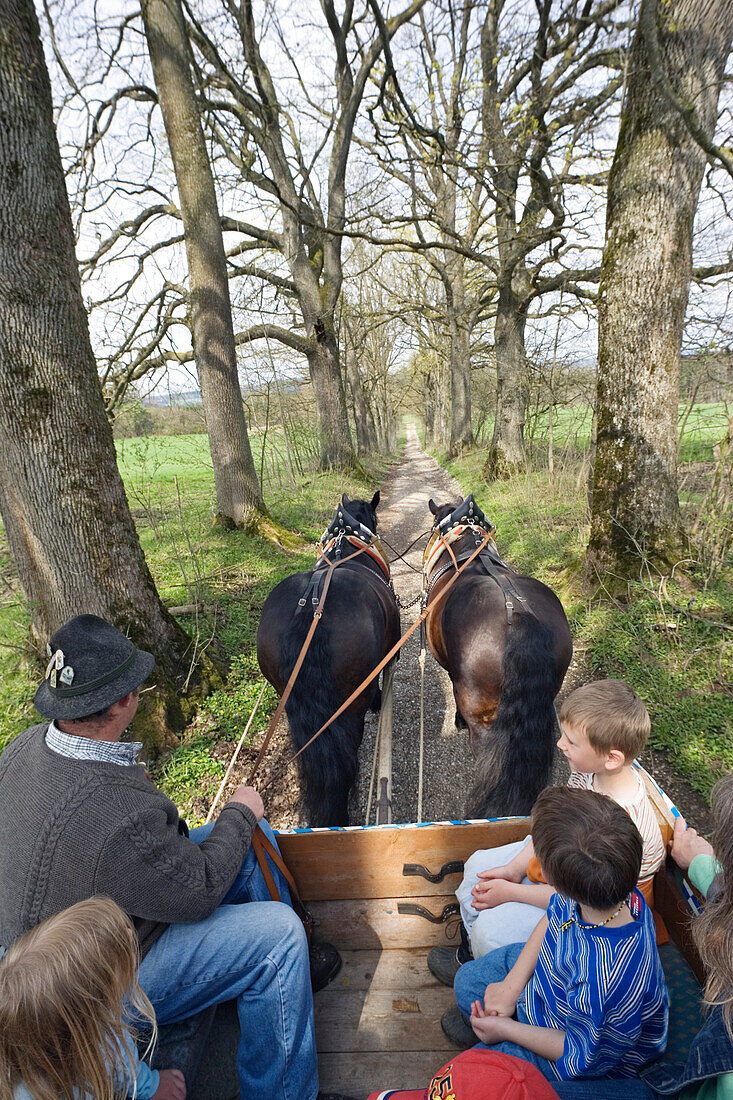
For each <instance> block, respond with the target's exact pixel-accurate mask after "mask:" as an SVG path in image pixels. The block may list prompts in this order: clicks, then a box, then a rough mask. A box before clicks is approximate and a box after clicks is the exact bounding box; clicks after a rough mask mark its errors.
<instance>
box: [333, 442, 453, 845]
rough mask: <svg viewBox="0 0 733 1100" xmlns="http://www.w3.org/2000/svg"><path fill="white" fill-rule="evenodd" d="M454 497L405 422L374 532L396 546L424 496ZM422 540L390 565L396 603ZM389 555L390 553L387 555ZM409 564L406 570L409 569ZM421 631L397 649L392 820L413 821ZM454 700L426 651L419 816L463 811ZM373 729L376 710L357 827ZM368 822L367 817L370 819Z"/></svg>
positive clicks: (422, 509) (364, 774)
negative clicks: (402, 445) (404, 439)
mask: <svg viewBox="0 0 733 1100" xmlns="http://www.w3.org/2000/svg"><path fill="white" fill-rule="evenodd" d="M460 496H461V492H460V489H459V488H458V485H457V484H456V482H455V481H454V480H453V478H451V477H450V476H449V475H448V474H447V473H446V472H445V470H443V469H441V468H440V466H439V465H438V463H437V462H436V461H435V459H434V458H431V457H430V456H429V455H427V454H425V452H424V451H422V450H421V449H420V444H419V441H418V438H417V433H416V431H415V428H414V427H413V426H412V425H410V427H409V428H408V434H407V443H406V445H405V449H404V451H403V452H402V457H401V458H400V461H399V462H398V463H397V465H396V466H394V467H393V468H392V470H391V471H390V473H389V475H388V477H387V479H386V481H385V483H384V485H383V487H382V490H381V503H380V506H379V509H378V511H377V516H378V521H379V526H378V530H377V533H378V534H380V535H381V534H383V535H384V536H385V538H386V539H388V540H389V542H390V544H391V545H392V546H393V547H395V549H396V550H399V551H402V550H403V549H404V548H405V547H406V546H408V545H409V544H410V543H411V542H412V540H413V539H414V538H416V537H417V536H418V535H419V534H421V533H422V532H423V531H427V530H428V529H429V528H430V526H431V525H432V521H433V517H432V515H431V513H430V511H429V509H428V501H429V500H430V498H431V497H433V499H434V500H435V501H436V502H437V503H439V504H444V503H445V502H446V501H448V500H454V501H456V500H458V498H459V497H460ZM426 541H427V539H426V538H424V539H422V540H421V541H420V542H419V544H418V545H417V546H415V547H414V548H413V549H412V550H411V551H410V553H409V554H408V555H407V560H406V562H405V561H397V562H395V563H394V565H393V566H392V578H393V582H394V587H395V591H396V592H397V594H398V595H399V597H400V599H401V600H402V602H403V603H408V602H409V601H410V600H413V599H414V598H415V596H417V595H418V593H419V592H420V588H421V570H422V552H423V549H424V547H425V543H426ZM389 556H390V558H392V557H394V555H393V554H392V553H390V555H389ZM410 566H412V568H410ZM419 610H420V609H419V604H415V605H414V606H412V607H410V608H409V609H408V610H406V611H402V614H401V619H402V630H403V632H404V631H405V630H406V629H407V628H408V627H409V626H410V625H411V624H412V623H413V622H414V621H415V619H416V618H417V616H418V614H419ZM419 652H420V631H419V630H416V631H415V633H414V634H413V635H412V637H411V638H410V639H409V641H407V642H406V644H405V645H404V646H403V648H402V650H401V655H400V660H399V662H398V664H397V669H396V673H395V684H394V729H393V734H392V820H393V821H415V820H416V808H417V790H418V754H419V731H420V668H419V664H418V656H419ZM454 714H455V705H454V702H453V692H452V689H451V684H450V680H449V678H448V674H447V673H446V672H444V671H443V669H442V668H441V667H440V665H439V664H437V662H436V661H435V660H434V658H433V657H432V655H431V654H430V652H428V654H427V659H426V663H425V760H424V779H423V820H424V821H435V820H442V819H444V818H454V817H462V816H463V811H464V805H463V803H464V799H465V793H464V792H465V791H466V789H467V787H468V786H469V785H470V782H471V773H472V764H471V755H470V752H469V749H468V738H467V735H466V731H465V730H457V729H456V728H455V726H454V724H453V718H454ZM376 729H377V717H376V715H370V716H369V718H368V720H367V727H366V729H365V731H364V740H363V742H362V746H361V752H360V755H359V759H360V768H359V774H360V783H359V792H358V799H357V800H356V804H355V806H354V812H353V814H352V820H353V822H354V824H359V825H362V824H364V821H365V812H366V805H367V797H368V790H369V780H370V776H371V768H372V756H373V753H374V740H375V735H376ZM372 820H373V818H372Z"/></svg>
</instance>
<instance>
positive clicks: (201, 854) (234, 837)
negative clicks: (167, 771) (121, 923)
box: [95, 792, 256, 923]
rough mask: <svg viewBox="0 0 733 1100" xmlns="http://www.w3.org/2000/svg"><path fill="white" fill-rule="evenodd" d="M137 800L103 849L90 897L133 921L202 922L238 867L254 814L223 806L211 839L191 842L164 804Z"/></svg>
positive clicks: (162, 800)
mask: <svg viewBox="0 0 733 1100" xmlns="http://www.w3.org/2000/svg"><path fill="white" fill-rule="evenodd" d="M156 794H158V792H156ZM139 802H140V804H139V806H137V807H136V808H134V809H131V808H129V807H128V808H127V809H128V812H126V813H124V815H123V816H121V817H120V818H119V819H118V821H119V823H118V826H117V828H114V829H112V830H111V832H110V836H109V837H108V839H107V840H106V842H105V844H104V847H103V849H102V851H101V854H100V858H99V861H98V864H97V870H96V875H95V890H96V892H97V893H101V894H108V895H109V896H110V897H112V898H113V899H114V900H115V901H116V902H117V904H118V905H120V906H121V907H122V908H123V909H124V910H125V912H126V913H128V914H129V915H130V916H132V917H139V918H142V919H144V920H152V921H161V922H168V923H172V922H184V923H186V922H195V921H200V920H205V919H206V918H207V917H208V916H210V915H211V913H213V912H214V910H215V909H216V907H217V906H218V905H219V903H220V902H221V901H222V899H223V897H224V895H225V894H226V892H227V890H228V889H229V887H230V886H231V885H232V883H233V881H234V879H235V877H236V875H237V873H238V871H239V869H240V867H241V866H242V861H243V859H244V857H245V855H246V854H247V852H248V850H249V847H250V843H251V839H252V832H253V829H254V827H255V825H256V819H255V816H254V814H253V813H252V811H251V810H250V809H249V808H248V807H246V806H243V805H241V804H240V803H236V802H230V803H228V804H227V805H226V806H225V807H224V809H223V810H222V811H221V813H220V815H219V818H218V820H217V822H216V824H215V826H214V828H213V830H212V832H211V835H210V836H209V837H207V839H206V840H205V841H203V842H202V843H201V844H194V843H193V841H191V840H189V839H188V838H187V837H185V836H182V835H181V834H180V833H179V831H178V815H177V813H176V811H175V807H174V806H173V804H172V803H170V802H169V801H168V799H166V798H164V797H162V796H160V797H157V798H156V797H153V796H151V797H150V798H148V799H147V800H145V799H140V800H139ZM111 809H112V807H111Z"/></svg>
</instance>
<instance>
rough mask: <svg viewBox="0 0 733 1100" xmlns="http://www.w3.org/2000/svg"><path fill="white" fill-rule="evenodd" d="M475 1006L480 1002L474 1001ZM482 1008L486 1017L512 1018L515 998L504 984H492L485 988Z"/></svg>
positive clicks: (515, 1004)
mask: <svg viewBox="0 0 733 1100" xmlns="http://www.w3.org/2000/svg"><path fill="white" fill-rule="evenodd" d="M476 1004H480V1002H479V1001H476ZM483 1007H484V1012H485V1015H487V1016H513V1015H514V1010H515V1009H516V1007H517V998H516V997H514V996H513V995H512V993H511V990H510V989H509V988H508V987H507V984H506V982H492V983H491V985H487V986H486V992H485V993H484V1005H483Z"/></svg>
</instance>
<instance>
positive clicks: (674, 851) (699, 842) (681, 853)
mask: <svg viewBox="0 0 733 1100" xmlns="http://www.w3.org/2000/svg"><path fill="white" fill-rule="evenodd" d="M669 850H670V854H671V856H672V859H673V860H674V861H675V863H676V864H677V866H678V867H679V868H680V869H681V870H683V871H686V870H687V868H688V867H689V866H690V864H691V863H692V861H693V859H694V858H695V856H701V855H702V856H714V855H715V852H714V851H713V848H712V845H711V844H708V842H707V840H705V838H704V837H701V836H700V835H699V834H698V833H697V832H696V831H695V830H694V829H688V828H687V826H686V824H685V819H684V818H683V817H678V818H677V820H676V821H675V823H674V836H673V837H672V843H671V845H670V849H669Z"/></svg>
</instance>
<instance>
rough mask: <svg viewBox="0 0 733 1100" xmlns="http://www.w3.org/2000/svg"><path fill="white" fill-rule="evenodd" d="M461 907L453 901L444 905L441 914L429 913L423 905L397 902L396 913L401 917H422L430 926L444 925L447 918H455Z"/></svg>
mask: <svg viewBox="0 0 733 1100" xmlns="http://www.w3.org/2000/svg"><path fill="white" fill-rule="evenodd" d="M460 911H461V907H460V905H459V904H458V902H457V901H453V902H451V903H450V905H446V906H445V907H444V909H443V912H442V913H439V914H435V913H431V912H430V910H429V909H426V908H425V906H424V905H418V904H417V902H414V901H399V902H398V903H397V912H398V913H399V914H400V915H401V916H403V917H422V918H423V919H424V920H429V921H430V923H431V924H444V923H445V922H446V921H447V920H448V918H449V917H454V916H456V914H457V913H460Z"/></svg>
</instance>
